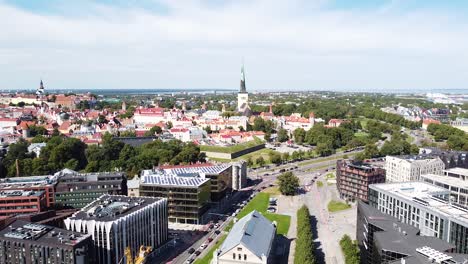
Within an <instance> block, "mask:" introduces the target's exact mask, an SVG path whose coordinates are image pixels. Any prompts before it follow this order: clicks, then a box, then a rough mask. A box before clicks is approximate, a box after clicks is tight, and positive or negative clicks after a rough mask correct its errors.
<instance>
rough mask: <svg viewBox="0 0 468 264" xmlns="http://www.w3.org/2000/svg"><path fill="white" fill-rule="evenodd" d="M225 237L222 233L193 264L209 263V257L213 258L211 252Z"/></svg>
mask: <svg viewBox="0 0 468 264" xmlns="http://www.w3.org/2000/svg"><path fill="white" fill-rule="evenodd" d="M226 237H227V235H226V234H224V235H222V237H221V238H220V239H218V240H216V244H215V245H214V246H213V247H211V249H210V251H208V252H207V253H206V254H205V256H204V257H203V258H201V259H197V260H196V261H195V262H194V264H210V262H211V259H212V258H213V252H215V250H216V249H218V248H219V247H220V246H221V245H222V244H223V242H224V240H225V239H226Z"/></svg>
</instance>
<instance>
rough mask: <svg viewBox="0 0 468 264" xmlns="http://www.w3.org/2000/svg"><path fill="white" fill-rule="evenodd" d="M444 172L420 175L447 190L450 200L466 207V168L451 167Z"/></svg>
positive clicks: (467, 171)
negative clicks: (442, 173) (441, 173)
mask: <svg viewBox="0 0 468 264" xmlns="http://www.w3.org/2000/svg"><path fill="white" fill-rule="evenodd" d="M444 174H445V175H444V176H442V175H436V174H425V175H421V180H422V181H424V182H427V183H430V184H432V185H435V186H439V187H442V188H444V189H447V190H449V191H450V202H452V203H456V204H459V205H462V206H466V207H468V179H467V177H468V169H463V168H453V169H449V170H446V171H445V172H444Z"/></svg>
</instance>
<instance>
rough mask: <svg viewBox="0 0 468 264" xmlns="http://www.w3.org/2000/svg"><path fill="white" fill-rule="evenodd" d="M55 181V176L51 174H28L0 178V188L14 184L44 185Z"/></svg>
mask: <svg viewBox="0 0 468 264" xmlns="http://www.w3.org/2000/svg"><path fill="white" fill-rule="evenodd" d="M56 182H57V177H56V176H53V175H46V176H28V177H13V178H5V179H1V180H0V188H4V187H8V186H14V185H23V186H26V185H28V186H29V185H31V186H33V185H36V186H40V185H44V184H55V183H56Z"/></svg>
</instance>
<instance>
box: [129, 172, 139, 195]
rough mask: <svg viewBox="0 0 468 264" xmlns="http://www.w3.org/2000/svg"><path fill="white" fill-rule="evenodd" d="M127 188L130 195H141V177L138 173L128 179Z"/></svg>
mask: <svg viewBox="0 0 468 264" xmlns="http://www.w3.org/2000/svg"><path fill="white" fill-rule="evenodd" d="M127 190H128V196H130V197H139V196H140V177H138V175H136V176H135V177H133V179H131V180H128V181H127Z"/></svg>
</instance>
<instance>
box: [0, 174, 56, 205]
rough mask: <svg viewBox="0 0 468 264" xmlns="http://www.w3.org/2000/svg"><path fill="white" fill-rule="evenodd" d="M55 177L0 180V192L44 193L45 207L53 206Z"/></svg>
mask: <svg viewBox="0 0 468 264" xmlns="http://www.w3.org/2000/svg"><path fill="white" fill-rule="evenodd" d="M56 184H57V177H56V176H53V175H46V176H30V177H13V178H5V179H1V180H0V191H12V190H13V191H44V193H45V197H46V206H47V207H53V206H54V204H55V185H56Z"/></svg>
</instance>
